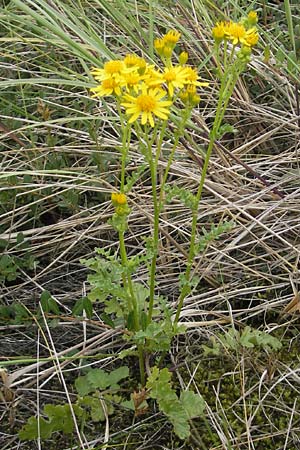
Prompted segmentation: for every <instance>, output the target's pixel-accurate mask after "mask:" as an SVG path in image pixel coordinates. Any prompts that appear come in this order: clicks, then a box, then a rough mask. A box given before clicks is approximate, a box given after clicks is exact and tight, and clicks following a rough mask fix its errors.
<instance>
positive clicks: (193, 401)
mask: <svg viewBox="0 0 300 450" xmlns="http://www.w3.org/2000/svg"><path fill="white" fill-rule="evenodd" d="M180 401H181V403H182V405H183V407H184V409H185V411H186V413H187V415H188V418H189V419H194V418H195V417H200V416H202V414H203V412H204V408H205V401H204V399H203V397H202V396H201V395H199V394H195V392H192V391H182V392H181V394H180Z"/></svg>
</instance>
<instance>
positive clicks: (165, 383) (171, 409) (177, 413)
mask: <svg viewBox="0 0 300 450" xmlns="http://www.w3.org/2000/svg"><path fill="white" fill-rule="evenodd" d="M170 380H171V373H170V372H169V371H168V369H167V368H164V369H162V370H159V369H158V367H153V369H152V372H151V375H150V376H149V378H148V381H147V385H146V387H147V389H148V390H149V396H150V397H151V398H154V399H155V400H157V403H158V406H159V409H160V411H162V412H163V413H164V414H165V415H166V416H167V418H168V419H169V421H170V422H171V423H172V425H173V427H174V432H175V433H176V434H177V436H178V437H179V438H180V439H186V438H187V437H189V435H190V425H189V421H188V419H189V418H188V413H187V412H186V410H185V408H184V405H183V403H182V402H181V401H180V400H179V399H178V397H177V395H176V392H175V391H174V390H173V389H172V386H171V383H170Z"/></svg>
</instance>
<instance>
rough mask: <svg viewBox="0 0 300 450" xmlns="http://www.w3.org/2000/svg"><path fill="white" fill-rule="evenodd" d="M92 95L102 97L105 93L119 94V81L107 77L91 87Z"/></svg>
mask: <svg viewBox="0 0 300 450" xmlns="http://www.w3.org/2000/svg"><path fill="white" fill-rule="evenodd" d="M91 92H92V94H93V95H92V96H93V97H104V96H106V95H111V94H116V95H121V89H120V83H119V82H118V81H116V80H115V79H114V78H107V79H105V80H103V81H102V83H101V84H99V85H98V86H96V87H94V88H91Z"/></svg>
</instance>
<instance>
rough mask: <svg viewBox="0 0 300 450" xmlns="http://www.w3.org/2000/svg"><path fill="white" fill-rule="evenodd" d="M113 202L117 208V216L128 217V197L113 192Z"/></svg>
mask: <svg viewBox="0 0 300 450" xmlns="http://www.w3.org/2000/svg"><path fill="white" fill-rule="evenodd" d="M111 202H112V204H113V206H114V207H115V214H116V216H127V215H128V214H129V212H130V209H129V207H128V204H127V197H126V195H125V194H123V193H122V192H113V193H112V194H111Z"/></svg>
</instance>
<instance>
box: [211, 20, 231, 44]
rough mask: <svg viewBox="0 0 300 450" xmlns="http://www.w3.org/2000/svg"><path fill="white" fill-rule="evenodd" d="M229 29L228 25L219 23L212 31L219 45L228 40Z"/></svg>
mask: <svg viewBox="0 0 300 450" xmlns="http://www.w3.org/2000/svg"><path fill="white" fill-rule="evenodd" d="M227 28H228V23H225V22H218V23H216V25H215V26H214V28H213V29H212V31H211V32H212V35H213V38H214V40H215V42H216V43H217V44H220V43H221V42H222V41H223V39H225V38H226V30H227Z"/></svg>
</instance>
